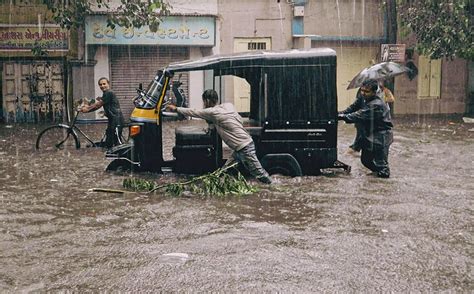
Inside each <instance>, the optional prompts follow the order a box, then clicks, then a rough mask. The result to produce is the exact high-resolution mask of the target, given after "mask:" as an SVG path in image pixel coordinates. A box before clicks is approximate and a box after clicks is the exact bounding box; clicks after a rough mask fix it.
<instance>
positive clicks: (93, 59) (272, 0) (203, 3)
mask: <svg viewBox="0 0 474 294" xmlns="http://www.w3.org/2000/svg"><path fill="white" fill-rule="evenodd" d="M6 2H7V3H6ZM41 2H42V1H39V0H38V1H35V0H28V1H27V0H15V1H3V2H0V8H1V10H0V23H1V24H0V70H1V95H0V97H1V103H0V106H1V108H2V109H1V115H2V119H3V121H6V122H41V121H55V120H61V119H62V118H63V117H64V116H65V114H67V113H68V112H71V111H72V109H73V107H74V105H75V103H76V101H78V100H79V99H80V98H83V97H88V98H93V97H97V96H101V95H102V93H101V91H100V89H99V88H98V86H97V80H98V79H99V78H100V77H107V78H109V79H110V80H111V85H112V89H113V90H114V91H115V93H116V94H117V96H118V97H119V99H120V103H121V106H122V108H123V111H124V113H125V115H126V116H127V115H128V114H129V113H130V112H131V111H132V109H133V103H132V99H133V98H134V97H135V96H136V88H138V87H139V86H140V85H142V86H143V87H146V86H147V84H148V83H149V82H150V81H151V80H152V79H153V77H154V75H155V73H156V72H157V71H158V70H159V69H162V68H163V67H164V66H166V65H167V64H168V63H170V62H174V61H181V60H185V59H193V58H199V57H203V56H208V55H212V54H228V53H233V52H241V51H249V50H285V49H293V48H317V47H330V48H332V49H334V50H335V51H336V52H337V58H338V61H337V62H338V68H337V79H338V80H337V87H338V89H337V90H338V108H339V109H344V108H345V107H347V106H348V105H350V104H351V103H352V101H353V100H354V97H355V94H356V90H355V89H352V90H347V89H346V88H347V85H348V84H349V82H350V81H351V79H352V78H353V77H354V76H355V75H356V74H357V73H358V72H359V71H360V70H362V69H363V68H365V67H367V66H370V65H371V64H374V63H377V62H380V61H381V45H382V44H386V43H389V42H393V41H389V40H394V38H391V37H390V36H389V34H390V33H389V32H390V24H389V21H388V19H389V17H388V14H387V11H386V10H387V9H386V7H385V6H384V5H383V4H382V2H383V1H380V0H240V1H228V0H200V1H192V0H172V1H170V4H171V6H172V9H171V15H170V16H168V17H164V18H163V23H162V24H161V26H160V28H159V30H158V32H151V31H150V30H148V28H146V27H144V28H141V29H125V28H121V27H116V28H115V29H113V30H112V29H110V28H108V27H107V26H106V17H107V15H106V12H105V11H104V10H101V9H96V10H95V13H94V14H93V15H90V16H89V17H88V18H87V19H86V22H85V26H84V28H83V30H81V31H80V32H77V33H76V32H68V31H66V30H63V29H61V28H59V27H58V26H57V25H55V24H53V22H52V21H51V20H50V17H49V14H48V11H47V9H46V7H44V6H43V5H42V4H41ZM112 3H116V4H117V3H119V1H118V0H116V1H112ZM395 40H396V43H399V44H404V45H405V48H406V52H407V54H406V55H405V57H406V58H405V59H404V61H403V62H405V63H407V62H410V63H411V65H412V66H414V67H415V68H416V69H417V74H416V75H414V76H413V75H410V76H409V75H402V76H399V77H396V78H395V79H394V82H395V87H394V94H395V96H396V101H395V103H394V105H393V108H394V113H395V114H442V113H443V114H444V113H464V112H468V111H469V110H470V109H471V110H472V108H474V106H473V105H474V102H473V101H472V100H473V99H474V98H473V95H469V93H470V92H472V90H470V88H472V84H473V82H472V77H471V80H470V79H469V74H468V73H469V63H468V62H467V61H465V60H462V59H454V60H429V59H427V58H425V57H423V56H418V55H417V54H416V52H413V51H412V50H410V49H411V48H413V47H414V40H413V39H410V38H406V39H403V38H401V37H400V36H395ZM31 49H33V51H32V50H31ZM39 49H41V50H39ZM33 52H36V53H35V54H33ZM181 81H182V82H183V83H184V89H185V90H186V93H187V94H188V97H189V98H190V106H192V107H201V93H202V91H203V90H204V89H205V88H208V87H212V83H213V81H212V78H211V74H210V73H205V72H204V73H203V72H191V73H188V74H185V75H183V76H182V77H181ZM223 82H224V83H226V84H227V85H226V87H223V88H225V89H226V90H225V91H226V92H225V93H221V96H222V99H223V101H229V102H233V103H234V104H235V105H236V108H237V109H238V110H239V111H240V112H243V113H245V112H247V111H248V109H249V95H250V93H249V87H248V84H247V83H246V81H245V80H242V79H239V78H230V77H229V78H225V79H224V81H223ZM289 87H291V85H289ZM297 98H298V97H292V99H295V103H297V101H298V99H297ZM85 117H86V118H87V119H89V120H100V119H104V117H103V115H102V113H101V112H97V113H91V114H87V115H86V116H85Z"/></svg>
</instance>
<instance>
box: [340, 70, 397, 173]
mask: <svg viewBox="0 0 474 294" xmlns="http://www.w3.org/2000/svg"><path fill="white" fill-rule="evenodd" d="M377 90H378V82H377V81H376V80H372V79H371V80H367V81H365V82H363V83H362V86H361V88H360V94H361V95H362V97H363V99H364V102H365V103H361V106H360V107H359V108H356V109H351V112H346V113H339V114H338V119H340V120H344V121H345V122H346V123H357V124H360V130H359V131H360V143H361V147H362V154H361V162H362V164H363V165H364V166H365V167H367V168H368V169H370V170H371V171H372V172H374V173H376V175H377V176H378V177H381V178H388V177H390V168H389V166H388V152H389V148H390V144H392V142H393V133H392V128H393V124H392V121H391V117H390V109H389V108H388V106H387V104H386V103H385V101H383V100H382V99H381V98H380V97H379V96H378V95H377Z"/></svg>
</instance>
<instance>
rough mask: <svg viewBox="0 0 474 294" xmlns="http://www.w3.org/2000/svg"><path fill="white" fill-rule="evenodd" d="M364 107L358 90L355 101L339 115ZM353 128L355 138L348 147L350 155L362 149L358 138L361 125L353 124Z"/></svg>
mask: <svg viewBox="0 0 474 294" xmlns="http://www.w3.org/2000/svg"><path fill="white" fill-rule="evenodd" d="M364 105H365V99H364V96H362V94H361V93H360V89H359V90H358V91H357V94H356V100H355V101H354V102H353V103H352V104H351V105H349V106H348V107H347V108H346V109H345V110H343V111H341V112H340V113H344V114H347V113H352V112H354V111H357V110H359V109H361V108H362V107H364ZM354 126H355V128H356V136H355V138H354V142H353V143H352V144H351V145H350V146H349V151H351V153H354V152H360V150H361V149H362V146H361V144H362V138H361V136H360V134H361V131H360V129H361V128H362V125H361V124H360V123H354Z"/></svg>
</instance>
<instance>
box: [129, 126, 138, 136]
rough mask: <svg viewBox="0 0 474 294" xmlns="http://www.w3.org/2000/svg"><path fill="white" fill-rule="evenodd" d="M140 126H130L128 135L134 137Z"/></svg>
mask: <svg viewBox="0 0 474 294" xmlns="http://www.w3.org/2000/svg"><path fill="white" fill-rule="evenodd" d="M140 131H141V129H140V126H130V137H135V136H136V135H138V134H140Z"/></svg>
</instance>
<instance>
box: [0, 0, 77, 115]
mask: <svg viewBox="0 0 474 294" xmlns="http://www.w3.org/2000/svg"><path fill="white" fill-rule="evenodd" d="M74 43H75V35H74V33H72V34H71V33H70V32H68V31H67V30H64V29H62V28H60V27H59V26H58V25H56V24H54V23H53V21H52V20H51V17H50V14H49V12H48V10H47V8H46V6H44V5H42V4H41V1H20V0H18V1H2V2H0V76H1V80H0V84H1V87H0V121H5V122H8V123H11V122H18V123H21V122H36V123H38V122H51V121H61V120H62V119H63V116H64V108H65V105H66V89H67V81H68V71H67V64H68V63H67V60H68V59H69V58H71V56H74V54H75V50H74V49H73V48H74Z"/></svg>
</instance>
